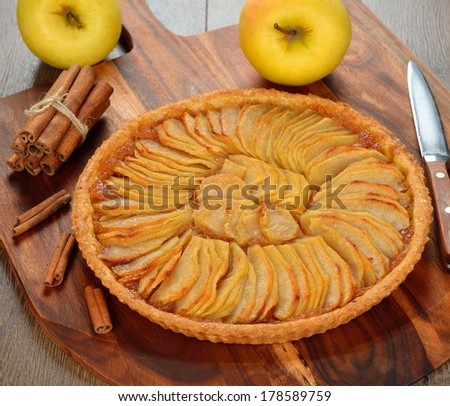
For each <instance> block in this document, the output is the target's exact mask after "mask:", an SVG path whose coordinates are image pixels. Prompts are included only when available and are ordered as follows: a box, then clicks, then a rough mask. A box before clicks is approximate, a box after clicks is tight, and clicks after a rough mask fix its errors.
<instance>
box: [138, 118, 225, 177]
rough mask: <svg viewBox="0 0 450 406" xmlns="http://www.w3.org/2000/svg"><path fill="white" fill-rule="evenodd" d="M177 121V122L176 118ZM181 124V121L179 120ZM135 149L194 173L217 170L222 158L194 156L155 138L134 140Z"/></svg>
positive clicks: (170, 165) (166, 163)
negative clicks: (168, 146)
mask: <svg viewBox="0 0 450 406" xmlns="http://www.w3.org/2000/svg"><path fill="white" fill-rule="evenodd" d="M177 122H179V121H178V120H177ZM179 123H180V125H181V122H179ZM136 149H137V150H138V151H139V152H140V153H141V154H142V156H144V157H147V158H149V159H151V160H157V161H159V162H162V163H163V164H165V165H167V166H168V167H173V168H176V169H180V170H183V169H184V168H186V167H188V170H189V171H190V172H192V173H194V174H196V173H197V172H201V173H205V171H208V170H217V169H218V168H219V165H220V164H221V163H222V160H216V161H211V160H209V159H208V160H206V159H203V158H199V157H195V156H192V155H190V154H187V153H185V152H182V151H178V150H175V149H173V148H167V147H165V146H163V145H161V144H160V143H159V142H156V141H155V140H142V141H138V142H136Z"/></svg>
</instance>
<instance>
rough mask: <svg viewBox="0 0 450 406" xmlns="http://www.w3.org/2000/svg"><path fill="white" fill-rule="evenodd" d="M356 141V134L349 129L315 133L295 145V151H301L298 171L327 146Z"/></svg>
mask: <svg viewBox="0 0 450 406" xmlns="http://www.w3.org/2000/svg"><path fill="white" fill-rule="evenodd" d="M357 141H358V136H357V135H356V134H352V133H350V131H342V133H341V134H339V133H337V132H325V133H318V134H315V135H314V136H312V137H310V138H309V139H308V140H307V141H304V142H302V143H300V144H299V145H298V146H297V147H296V150H297V151H299V152H300V151H301V153H299V154H298V156H299V161H300V165H299V168H298V172H304V171H305V169H306V166H307V164H308V162H310V161H312V160H313V159H314V158H315V157H316V156H318V155H320V154H321V153H323V152H324V151H325V150H327V149H328V148H333V147H338V146H342V145H352V144H355V143H356V142H357Z"/></svg>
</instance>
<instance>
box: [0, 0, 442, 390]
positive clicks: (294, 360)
mask: <svg viewBox="0 0 450 406" xmlns="http://www.w3.org/2000/svg"><path fill="white" fill-rule="evenodd" d="M345 4H346V5H347V7H348V9H349V11H350V13H351V17H352V21H353V31H354V33H353V40H352V44H351V47H350V50H349V51H348V54H347V55H346V57H345V59H344V62H343V63H342V64H341V66H340V67H339V68H338V69H337V70H336V71H335V72H334V73H333V74H331V75H330V76H329V77H327V78H326V79H324V80H323V81H320V82H317V83H315V84H312V85H310V86H307V87H299V88H285V87H280V86H277V88H279V89H282V90H287V91H290V92H294V93H314V94H317V95H320V96H323V97H328V98H331V99H335V100H341V101H345V102H347V103H349V104H350V105H352V106H353V107H355V108H357V109H359V110H360V111H362V112H364V113H366V114H369V115H372V116H374V117H375V118H376V119H378V120H379V121H380V122H381V123H383V124H384V125H386V126H387V127H389V128H390V129H391V130H392V131H394V132H395V134H396V135H397V136H398V137H399V138H400V139H401V140H402V141H403V142H404V143H405V144H406V145H407V146H408V148H409V150H410V152H411V153H413V154H414V155H416V156H417V157H419V155H418V146H417V141H416V137H415V131H414V126H413V120H412V115H411V111H410V107H409V99H408V94H407V86H406V64H407V61H408V60H409V59H415V58H414V56H413V55H412V54H411V53H410V51H409V50H408V49H406V48H405V46H404V45H402V44H401V43H400V41H399V40H398V39H397V38H396V37H395V36H394V35H393V34H392V33H391V32H389V31H388V30H387V29H386V28H385V27H384V26H383V25H382V24H381V22H380V21H378V20H377V19H376V17H375V16H374V15H373V14H372V13H371V12H370V11H369V10H368V9H367V8H366V7H365V6H363V5H362V4H361V3H360V2H359V1H355V0H352V1H351V0H347V1H345ZM122 10H123V20H124V26H125V27H126V32H125V33H124V36H123V39H122V41H123V42H124V43H125V44H126V47H128V48H129V49H131V50H130V52H128V53H127V54H126V55H124V56H121V57H120V58H119V59H116V60H114V61H108V62H105V63H103V64H100V65H98V66H96V67H95V69H96V71H97V74H98V76H99V77H100V78H103V79H105V80H108V81H109V82H110V83H111V84H112V85H113V86H114V89H115V91H114V94H113V97H112V106H111V108H110V109H109V110H108V111H107V113H106V114H105V118H104V119H102V120H101V121H100V122H99V123H98V124H97V125H96V127H94V129H93V130H92V131H91V133H90V134H89V138H88V141H87V142H86V143H85V144H84V145H83V146H82V147H80V148H79V149H78V150H77V151H76V152H75V154H74V155H73V156H72V158H71V159H70V161H69V162H68V163H67V164H65V166H63V168H62V169H61V170H60V171H59V172H58V174H57V175H56V176H54V177H46V176H44V175H40V176H38V177H32V176H30V175H28V174H27V173H11V171H10V170H9V169H8V168H7V166H6V164H3V165H0V178H1V179H0V219H1V225H2V227H1V241H2V244H3V248H4V250H5V252H6V253H7V255H8V257H9V259H10V261H11V263H12V265H13V268H14V269H15V272H16V275H17V278H18V280H19V282H20V284H21V286H22V288H23V292H24V295H25V297H26V299H27V301H28V303H29V305H30V307H31V308H32V310H33V312H34V314H35V316H36V318H37V320H38V321H39V323H40V324H41V326H42V327H43V329H44V330H45V331H46V332H47V334H48V335H49V336H50V337H51V339H52V340H53V341H54V342H55V343H56V344H57V345H59V346H60V347H61V348H62V349H63V350H65V351H66V352H67V353H68V354H69V355H70V356H71V357H73V358H74V359H75V360H76V361H78V362H79V363H80V364H82V365H83V366H85V367H86V368H87V369H89V370H90V371H92V372H93V373H94V374H96V375H98V376H99V377H101V378H103V379H104V380H105V381H106V382H108V383H112V384H120V385H299V384H300V385H301V384H318V385H326V384H335V385H350V384H356V385H367V384H371V385H378V384H379V385H381V384H383V385H386V384H388V385H397V384H408V383H411V382H413V381H415V380H417V379H419V378H421V377H423V376H424V375H426V374H428V373H430V372H431V371H432V370H434V369H435V368H437V367H438V366H440V365H441V364H443V363H444V362H446V361H447V360H449V358H450V325H449V323H448V314H450V274H449V273H448V272H446V271H445V270H444V268H443V266H442V265H441V263H440V260H439V253H438V249H437V244H436V232H435V229H434V227H433V229H432V232H431V234H430V241H429V243H428V245H427V247H426V250H425V252H424V255H423V258H422V260H421V261H420V262H419V263H418V264H417V266H416V268H415V270H414V271H413V272H412V274H411V275H410V276H409V277H408V279H407V280H406V282H405V283H404V284H403V285H402V286H400V288H398V289H397V290H396V291H395V292H394V293H393V294H392V295H391V296H390V297H389V298H387V299H385V300H383V301H382V302H381V303H380V304H379V305H377V306H376V307H374V308H373V309H371V310H370V311H369V312H367V313H365V314H364V315H362V316H360V317H358V318H357V319H355V320H353V321H351V322H350V323H348V324H347V325H344V326H341V327H339V328H337V329H334V330H331V331H329V332H327V333H325V334H322V335H317V336H314V337H311V338H308V339H304V340H300V341H296V342H292V343H287V344H282V345H281V344H280V345H263V346H245V345H225V344H212V343H210V342H201V341H198V340H196V339H191V338H186V337H184V336H183V335H179V334H175V333H172V332H170V331H166V330H163V329H162V328H161V327H159V326H157V325H154V324H152V323H151V322H149V321H148V320H146V319H144V318H142V317H141V316H139V315H138V314H136V313H134V312H133V311H131V310H129V309H128V307H127V306H125V305H123V304H121V303H119V302H118V301H117V300H116V299H115V298H114V297H112V296H110V295H108V294H107V301H108V305H109V309H110V312H111V317H112V320H113V323H114V329H113V331H112V332H111V333H109V334H106V335H96V334H94V333H93V331H92V328H91V324H90V319H89V316H88V313H87V308H86V305H85V302H84V298H83V289H84V287H85V285H86V284H88V283H95V284H98V281H97V280H95V278H94V277H93V275H92V273H91V271H90V270H89V269H88V268H87V267H86V265H85V262H84V260H83V259H82V257H81V255H80V254H79V253H78V252H77V253H76V254H75V255H74V256H73V258H72V260H71V263H70V269H69V270H68V273H67V275H66V279H65V281H64V283H63V284H62V285H61V286H60V287H58V288H53V289H46V288H44V285H43V278H44V274H45V272H46V268H47V265H48V263H49V261H50V258H51V255H52V253H53V249H54V247H55V245H56V242H57V240H58V238H59V235H60V233H62V232H66V231H70V227H71V221H70V207H67V208H65V209H63V210H61V211H60V212H58V213H57V214H56V215H55V216H53V217H52V218H50V219H48V220H46V221H45V222H44V223H42V224H41V225H39V226H38V227H36V228H35V229H33V230H31V231H30V232H28V233H26V234H24V235H22V236H21V237H19V238H15V239H13V238H12V228H13V224H14V221H15V217H16V216H17V215H18V214H19V213H21V212H23V211H25V210H27V209H28V208H30V207H32V206H33V205H35V204H37V203H38V202H40V201H42V200H43V199H44V198H46V197H47V196H49V195H51V194H53V193H54V192H56V191H58V190H60V189H62V188H65V189H67V190H69V191H70V192H73V190H74V187H75V183H76V181H77V178H78V176H79V174H80V173H81V171H82V169H83V168H84V166H85V164H86V162H87V160H88V159H89V157H90V156H91V155H92V154H93V153H94V151H95V149H96V148H97V147H98V146H99V145H100V144H101V142H102V141H103V140H105V139H106V138H108V137H109V136H110V135H111V133H112V132H113V131H114V130H115V129H117V128H119V126H120V125H122V124H123V123H124V121H125V120H126V119H128V118H131V117H133V116H135V115H137V114H140V113H141V112H143V111H145V110H146V109H152V108H155V107H158V106H160V105H163V104H166V103H169V102H173V101H177V100H180V99H184V98H187V97H190V96H193V95H197V94H199V93H202V92H207V91H211V90H215V89H220V88H249V87H275V86H274V85H273V84H272V83H269V82H267V81H265V80H263V79H262V78H261V77H260V76H259V75H258V74H257V73H256V72H255V71H254V70H253V69H252V68H251V66H250V65H249V64H248V62H247V61H246V59H245V58H244V56H243V54H242V52H241V50H240V48H239V43H238V36H237V27H235V26H233V27H228V28H225V29H220V30H217V31H212V32H208V33H205V34H201V35H197V36H192V37H179V36H176V35H174V34H172V33H170V32H169V31H167V30H166V29H165V28H164V27H163V26H162V25H161V24H160V23H159V22H158V21H157V19H156V18H155V17H154V16H153V15H152V14H151V12H150V10H149V9H148V7H147V5H146V4H145V2H144V1H143V0H135V1H130V0H123V1H122ZM418 62H419V61H418ZM419 65H420V66H421V67H422V68H423V70H424V72H425V74H426V76H427V78H428V79H429V82H430V85H431V87H432V88H433V92H434V95H435V98H436V101H437V103H438V105H439V107H440V111H441V114H442V120H443V123H444V126H445V127H446V129H447V133H450V105H449V103H448V100H449V93H448V91H447V90H446V89H445V88H444V86H442V84H441V83H440V82H438V81H437V80H436V79H435V78H434V77H433V76H432V75H431V73H430V72H429V71H428V70H427V69H426V68H425V67H424V66H422V65H421V64H420V62H419ZM47 88H48V87H44V88H32V89H29V90H27V91H24V92H21V93H18V94H15V95H12V96H9V97H7V98H4V99H1V100H0V128H1V132H0V139H1V142H2V145H3V148H2V149H1V151H0V155H1V157H0V160H1V161H3V162H5V161H6V159H7V158H8V157H9V155H10V150H9V147H8V146H9V143H10V141H11V140H12V139H13V138H14V136H15V134H16V132H17V131H18V130H19V128H20V127H21V126H22V125H23V123H24V122H25V117H24V114H23V110H24V109H25V108H27V107H28V106H29V105H30V104H31V103H33V102H35V101H36V100H37V99H38V98H39V97H40V96H41V94H42V92H43V91H45V90H46V89H47Z"/></svg>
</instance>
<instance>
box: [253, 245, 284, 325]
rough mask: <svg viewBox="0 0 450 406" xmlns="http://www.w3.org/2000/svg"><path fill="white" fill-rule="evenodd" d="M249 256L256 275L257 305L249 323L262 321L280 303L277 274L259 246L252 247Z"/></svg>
mask: <svg viewBox="0 0 450 406" xmlns="http://www.w3.org/2000/svg"><path fill="white" fill-rule="evenodd" d="M247 255H248V259H249V261H250V263H251V264H252V265H253V268H254V270H255V273H256V303H255V306H254V308H253V309H252V312H251V313H250V316H249V321H261V320H263V319H264V318H265V317H266V316H267V314H268V313H269V312H270V311H271V310H272V309H273V307H274V306H275V305H276V304H277V302H278V279H277V272H276V270H275V269H274V267H273V265H272V264H271V262H270V261H269V260H268V259H267V257H266V255H265V253H264V251H263V249H262V248H261V247H260V246H259V245H252V246H251V247H250V248H249V249H248V251H247Z"/></svg>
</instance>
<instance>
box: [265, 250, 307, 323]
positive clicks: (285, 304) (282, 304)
mask: <svg viewBox="0 0 450 406" xmlns="http://www.w3.org/2000/svg"><path fill="white" fill-rule="evenodd" d="M263 251H264V253H265V254H266V257H267V259H268V260H269V261H270V262H271V263H272V266H273V268H274V269H275V272H277V274H278V275H277V280H278V302H277V303H276V305H275V306H274V308H273V313H272V316H273V317H274V318H275V319H278V320H286V319H289V318H290V317H292V316H293V315H294V314H295V311H296V309H297V306H298V303H299V300H300V288H299V287H298V283H297V278H296V275H295V272H294V269H293V268H292V267H291V266H290V265H289V263H288V262H286V260H285V259H284V258H283V256H282V255H281V254H280V252H279V251H278V250H277V249H276V248H275V246H273V245H268V246H266V247H263Z"/></svg>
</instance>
